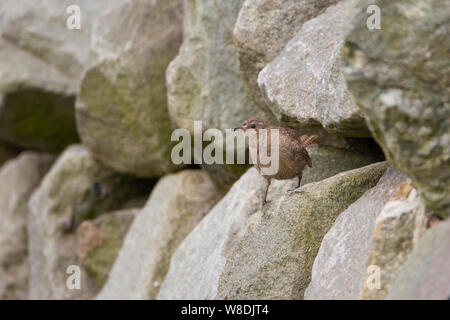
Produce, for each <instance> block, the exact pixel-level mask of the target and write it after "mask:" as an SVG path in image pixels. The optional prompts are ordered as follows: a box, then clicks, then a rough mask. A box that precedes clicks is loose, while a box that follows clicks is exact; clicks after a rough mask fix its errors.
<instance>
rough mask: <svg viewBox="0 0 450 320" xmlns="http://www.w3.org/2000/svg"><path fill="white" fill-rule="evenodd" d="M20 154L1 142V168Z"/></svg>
mask: <svg viewBox="0 0 450 320" xmlns="http://www.w3.org/2000/svg"><path fill="white" fill-rule="evenodd" d="M18 154H19V150H17V149H15V148H11V147H10V146H9V145H6V144H4V143H2V142H0V167H1V166H2V165H3V164H4V163H5V162H6V161H8V160H9V159H12V158H14V157H16V156H17V155H18Z"/></svg>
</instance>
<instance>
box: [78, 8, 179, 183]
mask: <svg viewBox="0 0 450 320" xmlns="http://www.w3.org/2000/svg"><path fill="white" fill-rule="evenodd" d="M182 16H183V15H182V2H181V1H180V0H170V1H167V0H157V1H151V0H137V1H133V0H128V1H125V3H124V4H122V5H121V6H119V7H117V8H115V9H113V10H110V11H109V12H108V13H107V14H104V15H102V16H101V17H100V18H99V19H98V20H97V21H96V24H95V26H94V29H93V34H92V42H91V50H90V60H89V63H88V67H87V71H86V73H85V74H84V77H83V80H82V83H81V88H80V94H79V95H78V97H77V102H76V117H77V125H78V130H79V133H80V136H81V139H82V141H83V143H84V144H85V145H86V146H87V147H88V148H89V150H90V151H91V152H92V154H93V156H94V157H95V158H97V159H98V160H99V161H101V162H102V163H104V164H105V165H107V166H109V167H111V168H113V169H114V170H116V171H119V172H122V173H127V174H133V175H136V176H139V177H159V176H162V175H163V174H165V173H168V172H171V171H174V170H175V169H176V168H177V166H175V165H174V164H173V162H172V161H171V159H170V152H171V149H172V146H173V144H172V143H171V142H170V135H171V132H172V125H171V122H170V118H169V114H168V112H167V102H166V87H165V78H164V75H165V70H166V67H167V65H168V64H169V62H170V61H171V60H172V58H173V57H174V56H175V55H176V53H177V52H178V48H179V45H180V43H181V37H182V23H181V21H182Z"/></svg>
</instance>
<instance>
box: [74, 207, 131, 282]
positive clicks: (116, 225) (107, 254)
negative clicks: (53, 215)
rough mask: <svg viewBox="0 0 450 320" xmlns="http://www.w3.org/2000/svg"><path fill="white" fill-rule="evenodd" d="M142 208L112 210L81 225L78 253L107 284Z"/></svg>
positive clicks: (87, 267)
mask: <svg viewBox="0 0 450 320" xmlns="http://www.w3.org/2000/svg"><path fill="white" fill-rule="evenodd" d="M138 212H139V209H128V210H121V211H114V212H108V213H105V214H103V215H101V216H100V217H98V218H96V219H94V220H85V221H83V222H82V223H81V225H80V226H79V227H78V229H77V243H78V246H77V255H78V258H79V259H80V262H81V265H82V266H83V268H84V270H86V273H87V274H88V275H89V277H90V278H91V279H92V280H94V282H95V283H96V284H97V286H99V287H103V285H104V284H105V282H106V279H107V278H108V274H109V272H110V271H111V268H112V266H113V264H114V261H115V260H116V258H117V255H118V253H119V250H120V248H121V247H122V243H123V240H124V239H125V236H126V234H127V231H128V229H129V227H130V225H131V223H132V222H133V219H134V217H135V216H136V214H137V213H138Z"/></svg>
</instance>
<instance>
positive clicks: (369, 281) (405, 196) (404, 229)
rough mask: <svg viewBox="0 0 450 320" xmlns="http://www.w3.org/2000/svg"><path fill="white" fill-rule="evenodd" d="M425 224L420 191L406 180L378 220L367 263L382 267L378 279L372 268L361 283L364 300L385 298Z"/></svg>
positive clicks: (421, 233) (422, 231)
mask: <svg viewBox="0 0 450 320" xmlns="http://www.w3.org/2000/svg"><path fill="white" fill-rule="evenodd" d="M426 224H427V219H426V215H425V206H424V204H423V203H422V202H421V201H420V197H419V194H418V193H417V190H416V189H414V188H413V186H412V185H411V184H407V183H403V184H402V185H401V186H400V188H399V190H397V192H396V194H395V195H394V199H393V200H391V201H389V202H388V203H387V204H386V205H385V206H384V208H383V210H382V211H381V213H380V214H379V216H378V217H377V219H376V221H375V229H374V233H373V239H372V245H371V247H370V250H369V259H368V261H367V266H368V267H370V266H375V267H376V268H379V269H378V270H379V271H380V273H379V279H375V278H374V274H373V271H372V274H370V273H369V275H368V276H367V278H366V279H365V281H364V283H363V285H362V286H363V289H362V296H361V298H362V299H366V300H381V299H384V298H385V297H386V294H387V292H388V290H389V287H390V285H391V283H392V281H393V280H394V279H395V277H396V276H397V274H398V271H399V269H400V267H401V266H402V265H403V263H404V261H405V260H406V258H407V257H408V255H409V253H410V252H411V250H412V249H413V248H414V247H415V246H416V245H417V243H418V242H419V240H420V238H421V237H422V236H423V234H424V233H425V230H426ZM372 268H373V267H372ZM376 277H378V275H376ZM377 282H378V283H377ZM374 284H375V286H374ZM378 284H379V287H378Z"/></svg>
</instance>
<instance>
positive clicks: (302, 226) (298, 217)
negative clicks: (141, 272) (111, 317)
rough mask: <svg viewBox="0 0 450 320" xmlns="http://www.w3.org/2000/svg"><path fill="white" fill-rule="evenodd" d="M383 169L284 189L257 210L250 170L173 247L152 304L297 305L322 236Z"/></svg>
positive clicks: (258, 189) (255, 179)
mask: <svg viewBox="0 0 450 320" xmlns="http://www.w3.org/2000/svg"><path fill="white" fill-rule="evenodd" d="M385 169H386V164H385V163H381V164H374V165H370V166H367V167H364V168H361V169H356V170H352V171H348V172H345V173H341V174H338V175H336V176H333V177H331V178H329V179H326V180H323V181H321V182H317V183H312V184H308V185H305V186H304V187H301V188H300V189H297V190H296V191H294V192H291V193H287V194H286V193H285V192H286V189H285V187H286V186H287V183H284V184H285V186H276V187H278V188H275V189H273V190H272V193H271V194H269V198H270V197H271V198H272V199H274V200H273V202H272V203H271V204H269V205H267V206H266V207H264V208H263V210H260V208H261V199H262V196H263V193H264V190H265V182H264V179H263V178H262V177H261V176H260V175H259V174H258V173H257V171H256V169H253V168H252V169H250V170H249V171H247V173H246V174H245V175H243V176H242V177H241V178H240V179H239V180H238V181H237V182H236V183H235V184H234V185H233V187H232V188H231V190H230V191H229V192H228V194H227V195H226V196H225V197H224V198H223V199H222V200H221V201H220V202H219V203H218V204H217V205H216V206H215V207H214V208H213V209H212V210H211V212H210V213H209V214H208V215H207V216H206V217H205V218H204V219H203V220H202V221H201V223H200V224H199V225H198V226H197V227H196V228H195V229H194V230H193V231H192V232H191V233H190V234H189V236H187V237H186V239H185V240H184V241H183V242H182V243H181V245H180V246H179V247H178V249H177V250H176V252H175V253H174V255H173V256H172V260H171V266H170V269H169V272H168V274H167V276H166V278H165V280H164V282H163V284H162V286H161V290H160V292H159V295H158V298H159V299H217V298H219V299H223V298H229V299H233V298H246V299H257V298H291V299H298V298H301V297H302V296H303V291H304V289H305V288H306V286H307V284H308V283H309V277H310V272H311V267H312V263H313V260H314V257H315V253H316V252H317V250H318V248H319V245H320V241H321V239H322V236H321V235H323V234H325V232H326V231H327V230H328V228H329V227H330V226H331V224H332V221H334V219H335V218H336V216H337V215H338V214H339V212H340V211H342V210H344V209H345V207H346V206H348V205H349V204H350V203H351V202H353V201H355V200H356V199H357V198H358V197H359V196H360V195H361V194H362V193H363V192H364V191H365V190H367V188H370V187H371V186H373V185H374V184H375V183H376V181H377V180H378V179H379V177H380V176H381V175H382V173H383V172H384V171H385ZM279 183H280V184H281V182H279ZM276 185H278V183H276ZM350 186H351V187H350ZM283 193H284V195H282V194H283ZM319 199H320V201H319ZM251 214H253V215H252V216H251V217H250V215H251ZM313 220H314V221H313ZM307 225H308V227H307ZM311 226H314V227H311Z"/></svg>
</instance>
